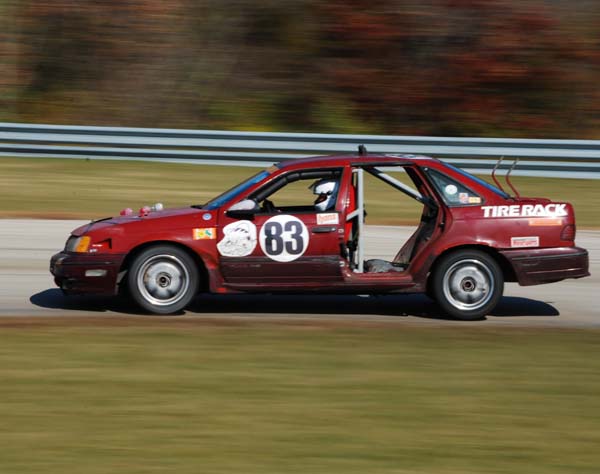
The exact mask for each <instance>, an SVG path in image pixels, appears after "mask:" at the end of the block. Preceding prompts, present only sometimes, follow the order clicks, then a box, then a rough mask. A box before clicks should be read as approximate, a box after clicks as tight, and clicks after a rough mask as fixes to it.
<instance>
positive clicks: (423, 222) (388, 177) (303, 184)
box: [50, 148, 589, 320]
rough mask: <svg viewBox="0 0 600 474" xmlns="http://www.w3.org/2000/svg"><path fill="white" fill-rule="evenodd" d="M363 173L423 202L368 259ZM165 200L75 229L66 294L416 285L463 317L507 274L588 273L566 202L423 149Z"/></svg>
mask: <svg viewBox="0 0 600 474" xmlns="http://www.w3.org/2000/svg"><path fill="white" fill-rule="evenodd" d="M400 172H402V173H403V174H402V175H399V173H400ZM367 175H369V176H372V177H374V179H372V178H370V177H369V180H370V181H375V182H377V183H378V184H379V185H381V186H383V187H386V186H391V188H394V189H395V190H396V191H397V192H398V194H397V199H398V202H400V201H401V200H403V199H404V200H409V201H410V200H414V201H411V202H414V203H415V204H416V205H418V206H419V209H422V211H421V218H420V224H419V225H418V227H417V229H416V231H415V232H414V233H413V234H412V236H411V237H410V238H409V239H408V240H406V241H405V242H401V243H399V245H398V247H399V251H398V253H397V254H396V255H395V256H390V259H389V261H388V260H379V259H371V260H366V261H365V258H364V248H365V237H364V234H365V232H364V217H365V194H364V187H365V184H364V183H365V178H366V177H367ZM399 176H404V178H403V179H398V177H399ZM406 182H409V183H412V186H411V185H407V184H406ZM496 182H497V181H496ZM509 184H510V182H509ZM391 188H390V189H391ZM511 188H512V186H511ZM513 189H514V188H513ZM303 193H305V195H304V196H303ZM394 199H396V198H394ZM392 202H393V201H392ZM367 204H368V203H367ZM161 208H162V206H157V209H149V208H142V209H141V210H140V212H139V214H135V215H133V214H132V213H131V211H130V210H126V211H127V212H125V211H122V213H121V214H122V215H121V216H120V217H111V218H107V219H101V220H98V221H94V222H91V223H90V224H88V225H85V226H82V227H80V228H78V229H76V230H74V231H73V233H72V235H71V236H70V237H69V238H68V240H67V243H66V246H65V249H64V250H63V251H62V252H60V253H58V254H56V255H54V256H53V257H52V260H51V262H50V271H51V273H52V274H53V275H54V279H55V282H56V284H57V285H58V286H59V287H60V288H61V289H62V290H63V291H64V292H65V293H66V294H85V293H101V294H116V293H117V292H118V291H119V290H121V289H123V290H126V291H128V292H129V294H130V295H131V297H132V298H133V299H134V300H135V301H136V302H137V304H139V305H140V306H141V307H142V308H144V309H145V310H147V311H150V312H152V313H158V314H171V313H176V312H179V311H181V310H182V309H184V308H185V307H186V306H187V305H188V304H189V303H190V301H191V300H192V299H193V298H194V297H195V296H196V295H197V294H198V293H200V292H211V293H221V294H224V293H238V292H250V293H273V292H285V293H301V292H322V293H357V294H383V293H420V292H424V293H427V295H429V296H430V297H431V298H433V299H435V300H436V301H437V302H438V304H439V305H440V307H441V308H442V310H443V311H444V312H445V313H446V314H448V315H451V316H453V317H456V318H459V319H466V320H472V319H478V318H481V317H482V316H484V315H485V314H487V313H489V312H490V311H492V310H493V309H494V307H495V306H496V304H497V303H498V301H499V300H500V298H501V297H502V292H503V289H504V282H505V281H516V282H518V283H519V284H520V285H537V284H541V283H550V282H555V281H559V280H563V279H565V278H581V277H585V276H588V275H589V272H588V253H587V251H586V250H585V249H582V248H578V247H576V246H575V242H574V240H575V215H574V212H573V208H572V206H571V204H568V203H561V202H552V201H550V200H548V199H543V198H523V197H519V196H518V193H516V196H510V195H509V194H507V193H506V192H504V191H503V190H502V188H501V187H500V185H498V187H496V186H493V185H491V184H489V183H487V182H486V181H483V180H481V179H479V178H477V177H475V176H472V175H470V174H468V173H466V172H465V171H463V170H461V169H459V168H456V167H454V166H452V165H450V164H447V163H444V162H442V161H440V160H437V159H434V158H429V157H423V156H412V155H398V156H390V155H373V154H367V153H366V152H365V150H364V148H362V149H360V150H359V153H358V155H348V156H326V157H316V158H306V159H298V160H292V161H286V162H283V163H280V164H277V165H274V166H272V167H271V168H269V169H267V170H264V171H261V172H260V173H258V174H256V175H254V176H252V177H251V178H249V179H248V180H246V181H244V182H243V183H241V184H239V185H237V186H235V187H234V188H232V189H230V190H229V191H227V192H225V193H223V194H221V195H220V196H218V197H216V198H214V199H213V200H211V201H209V202H208V203H206V204H203V205H195V206H191V207H187V208H181V209H166V210H162V209H161ZM400 244H402V245H400Z"/></svg>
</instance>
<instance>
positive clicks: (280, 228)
mask: <svg viewBox="0 0 600 474" xmlns="http://www.w3.org/2000/svg"><path fill="white" fill-rule="evenodd" d="M308 239H309V237H308V230H307V229H306V226H305V225H304V222H302V221H301V220H300V219H298V218H297V217H294V216H287V215H281V216H273V217H271V218H270V219H269V220H267V221H266V222H265V223H264V224H263V226H262V228H261V229H260V235H259V238H258V241H259V243H260V248H261V249H262V251H263V252H264V253H265V255H266V256H267V257H269V258H272V259H273V260H275V261H276V262H291V261H292V260H296V259H297V258H299V257H300V256H301V255H302V254H303V253H304V252H306V249H307V248H308Z"/></svg>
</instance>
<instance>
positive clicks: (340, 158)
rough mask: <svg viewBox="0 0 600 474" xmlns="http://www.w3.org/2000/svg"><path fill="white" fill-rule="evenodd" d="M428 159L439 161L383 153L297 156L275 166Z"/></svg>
mask: <svg viewBox="0 0 600 474" xmlns="http://www.w3.org/2000/svg"><path fill="white" fill-rule="evenodd" d="M417 161H420V162H423V161H428V162H434V161H439V160H437V159H435V158H431V157H429V156H420V155H406V154H399V155H384V154H372V153H369V154H368V155H358V154H352V155H328V156H312V157H309V158H297V159H291V160H286V161H282V162H281V163H278V164H277V166H278V167H279V168H280V169H295V168H309V167H310V168H312V167H323V168H326V167H331V166H348V165H356V166H361V165H362V166H368V165H371V166H375V165H377V166H402V165H409V164H414V163H415V162H417Z"/></svg>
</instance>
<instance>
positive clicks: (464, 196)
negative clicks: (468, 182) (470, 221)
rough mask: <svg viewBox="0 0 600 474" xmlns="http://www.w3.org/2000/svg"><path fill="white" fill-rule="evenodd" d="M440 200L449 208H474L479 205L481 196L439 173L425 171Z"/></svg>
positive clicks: (429, 170)
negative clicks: (440, 197)
mask: <svg viewBox="0 0 600 474" xmlns="http://www.w3.org/2000/svg"><path fill="white" fill-rule="evenodd" d="M425 172H426V173H427V175H428V176H429V178H431V181H432V182H433V185H434V186H435V188H436V189H437V191H438V193H439V194H440V195H441V196H442V199H443V200H444V202H445V203H446V204H448V205H449V206H469V205H471V206H476V205H480V204H481V196H479V195H478V194H476V193H474V192H473V191H471V190H470V189H469V188H467V187H466V186H463V185H462V184H461V183H459V182H458V181H456V180H454V179H452V178H450V177H449V176H446V175H445V174H443V173H440V172H439V171H436V170H432V169H427V170H425Z"/></svg>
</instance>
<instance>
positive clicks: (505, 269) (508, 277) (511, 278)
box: [427, 244, 518, 293]
mask: <svg viewBox="0 0 600 474" xmlns="http://www.w3.org/2000/svg"><path fill="white" fill-rule="evenodd" d="M459 250H477V251H480V252H484V253H486V254H487V255H489V256H490V257H492V258H493V259H494V260H495V261H496V263H497V264H498V265H499V266H500V269H501V270H502V277H503V278H504V281H507V282H515V281H518V280H517V275H516V273H515V270H514V268H513V266H512V265H511V263H510V262H509V261H508V259H507V258H506V257H505V256H504V255H502V254H501V253H500V252H498V250H496V249H495V248H493V247H490V246H488V245H481V244H466V245H457V246H455V247H450V248H447V249H446V250H444V251H443V252H442V253H441V254H439V255H438V256H437V257H436V259H435V260H434V261H433V264H432V265H431V268H430V269H429V274H428V275H427V292H428V293H429V292H430V285H431V281H432V277H433V275H434V274H435V271H436V269H437V267H438V265H439V263H440V262H441V261H442V259H443V258H444V257H445V256H446V255H449V254H451V253H454V252H457V251H459Z"/></svg>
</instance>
